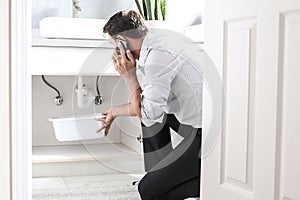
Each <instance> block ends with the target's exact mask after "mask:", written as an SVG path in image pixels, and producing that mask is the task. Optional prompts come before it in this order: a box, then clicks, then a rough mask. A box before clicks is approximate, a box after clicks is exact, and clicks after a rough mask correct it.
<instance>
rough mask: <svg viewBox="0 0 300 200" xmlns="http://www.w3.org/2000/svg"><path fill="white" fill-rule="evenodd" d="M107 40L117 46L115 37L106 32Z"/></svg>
mask: <svg viewBox="0 0 300 200" xmlns="http://www.w3.org/2000/svg"><path fill="white" fill-rule="evenodd" d="M108 41H109V43H110V44H112V45H113V46H117V44H116V41H115V39H114V38H113V37H111V36H110V35H109V34H108Z"/></svg>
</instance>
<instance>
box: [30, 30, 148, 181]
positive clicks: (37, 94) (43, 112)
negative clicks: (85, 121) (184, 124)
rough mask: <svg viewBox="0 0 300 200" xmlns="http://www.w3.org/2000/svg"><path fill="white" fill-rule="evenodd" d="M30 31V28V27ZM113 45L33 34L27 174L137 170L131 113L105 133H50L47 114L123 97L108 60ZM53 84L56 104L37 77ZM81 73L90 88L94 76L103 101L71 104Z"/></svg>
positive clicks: (77, 111) (91, 109)
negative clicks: (80, 136) (68, 137)
mask: <svg viewBox="0 0 300 200" xmlns="http://www.w3.org/2000/svg"><path fill="white" fill-rule="evenodd" d="M33 32H34V31H33ZM112 51H113V47H112V46H111V45H110V44H109V43H108V41H107V40H65V39H43V38H39V37H36V36H35V35H34V36H33V39H32V48H31V55H30V56H31V57H32V59H31V63H30V65H29V66H30V68H29V72H30V75H31V79H32V81H31V83H32V91H31V92H32V136H33V137H32V145H33V149H32V152H33V155H32V163H33V177H45V176H72V175H93V174H107V173H117V172H120V171H123V172H125V171H126V172H132V173H143V171H144V169H143V157H142V154H141V143H140V142H139V141H138V140H137V137H139V136H140V134H141V127H140V124H139V121H138V119H137V118H135V117H118V118H117V119H116V120H115V122H114V124H113V126H112V128H111V131H110V134H109V136H108V137H105V138H102V139H97V140H85V141H71V142H59V141H58V140H56V138H55V134H54V130H53V127H52V124H51V123H50V122H49V121H48V120H49V118H52V117H66V116H72V115H74V116H76V115H77V114H80V113H95V112H102V111H104V110H105V109H107V108H109V107H110V106H113V105H119V104H124V103H126V102H128V99H129V98H128V94H127V90H126V86H125V85H124V84H122V81H123V80H122V78H121V77H120V76H119V74H118V73H117V71H116V70H115V69H114V67H113V65H112V64H111V55H112ZM41 75H45V77H46V78H47V80H48V81H49V82H50V83H51V84H53V85H54V86H55V87H57V88H58V89H59V90H60V92H61V94H62V96H63V98H64V103H63V104H62V105H61V106H56V105H55V104H54V103H53V98H54V97H55V96H56V93H55V91H54V90H52V89H51V88H49V87H48V86H47V85H45V84H44V83H43V81H42V80H41ZM79 75H81V76H83V77H84V81H85V83H86V84H87V85H88V86H89V88H90V89H91V90H92V91H93V93H94V92H95V88H96V86H95V80H96V76H98V75H99V76H100V81H99V88H100V92H101V95H102V96H103V99H104V101H103V104H102V105H99V106H96V105H94V104H92V105H90V106H89V108H86V109H83V110H80V109H74V108H75V107H76V105H75V104H76V102H75V101H74V100H76V98H74V95H75V96H76V94H75V92H74V88H75V86H76V78H77V77H78V76H79Z"/></svg>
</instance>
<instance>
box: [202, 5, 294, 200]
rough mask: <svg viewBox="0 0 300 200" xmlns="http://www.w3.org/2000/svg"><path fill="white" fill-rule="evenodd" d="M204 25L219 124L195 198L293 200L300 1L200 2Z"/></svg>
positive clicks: (205, 126)
mask: <svg viewBox="0 0 300 200" xmlns="http://www.w3.org/2000/svg"><path fill="white" fill-rule="evenodd" d="M204 23H205V46H204V49H205V50H206V51H207V53H208V55H209V56H210V57H211V58H212V60H213V61H214V63H215V64H216V66H217V69H218V71H219V72H220V74H221V77H222V80H223V83H224V88H225V94H226V98H225V99H226V101H225V102H226V103H225V104H226V113H225V116H226V120H225V124H224V128H223V131H222V133H221V137H220V140H219V141H218V143H217V145H216V146H215V148H214V149H213V151H212V152H211V153H210V154H209V156H207V157H206V158H205V159H204V160H203V166H202V182H201V184H202V186H201V187H202V194H201V195H202V196H201V199H202V200H250V199H254V200H299V199H300V156H299V152H300V1H299V0H226V1H225V0H206V1H205V15H204ZM208 104H209V103H208V102H207V98H205V101H204V124H205V125H204V130H205V129H207V127H208V121H209V120H208V119H207V117H206V116H205V109H206V106H205V105H208ZM214 114H218V113H214Z"/></svg>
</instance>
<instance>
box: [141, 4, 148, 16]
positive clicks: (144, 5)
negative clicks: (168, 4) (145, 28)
mask: <svg viewBox="0 0 300 200" xmlns="http://www.w3.org/2000/svg"><path fill="white" fill-rule="evenodd" d="M142 3H143V10H144V18H145V20H148V12H147V6H146V0H143V1H142Z"/></svg>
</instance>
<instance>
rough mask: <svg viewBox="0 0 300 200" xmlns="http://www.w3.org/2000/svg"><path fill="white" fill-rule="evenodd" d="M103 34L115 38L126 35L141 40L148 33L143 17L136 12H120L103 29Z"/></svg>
mask: <svg viewBox="0 0 300 200" xmlns="http://www.w3.org/2000/svg"><path fill="white" fill-rule="evenodd" d="M103 33H108V34H109V35H110V36H112V37H113V38H116V37H117V35H125V36H128V37H131V38H141V37H144V36H145V35H146V34H147V33H148V28H147V27H146V26H145V23H144V20H143V19H142V17H141V16H140V15H139V14H138V13H137V12H135V11H133V10H130V11H126V10H123V11H119V12H117V13H116V14H114V15H113V16H112V17H111V18H110V19H109V20H108V22H107V23H106V24H105V26H104V27H103Z"/></svg>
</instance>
